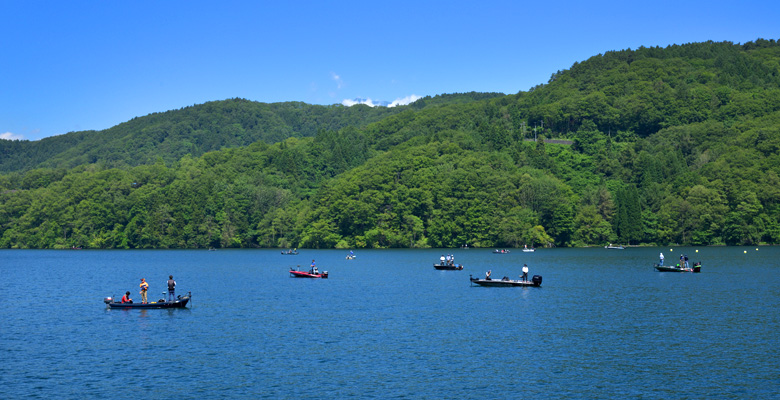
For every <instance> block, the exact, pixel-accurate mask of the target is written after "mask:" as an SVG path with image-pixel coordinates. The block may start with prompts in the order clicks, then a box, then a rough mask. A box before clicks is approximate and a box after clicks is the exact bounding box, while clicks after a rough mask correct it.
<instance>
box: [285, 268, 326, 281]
mask: <svg viewBox="0 0 780 400" xmlns="http://www.w3.org/2000/svg"><path fill="white" fill-rule="evenodd" d="M290 276H291V277H293V278H322V279H328V271H322V272H320V271H318V270H317V269H316V268H312V269H310V270H309V271H308V272H307V271H298V270H297V269H292V268H290Z"/></svg>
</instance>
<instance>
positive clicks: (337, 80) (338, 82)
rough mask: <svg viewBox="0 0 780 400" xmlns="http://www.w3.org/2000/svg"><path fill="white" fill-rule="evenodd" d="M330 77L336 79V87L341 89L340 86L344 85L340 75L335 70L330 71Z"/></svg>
mask: <svg viewBox="0 0 780 400" xmlns="http://www.w3.org/2000/svg"><path fill="white" fill-rule="evenodd" d="M330 77H331V78H332V79H333V80H334V81H336V87H337V88H338V89H341V87H342V86H344V80H343V79H341V77H340V76H339V75H338V74H337V73H335V72H331V73H330Z"/></svg>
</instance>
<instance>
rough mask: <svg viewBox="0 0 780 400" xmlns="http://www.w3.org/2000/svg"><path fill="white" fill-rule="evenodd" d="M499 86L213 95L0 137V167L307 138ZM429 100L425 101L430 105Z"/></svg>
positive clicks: (116, 160)
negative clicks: (96, 126)
mask: <svg viewBox="0 0 780 400" xmlns="http://www.w3.org/2000/svg"><path fill="white" fill-rule="evenodd" d="M503 95H504V94H503V93H495V94H482V93H456V94H448V95H440V96H435V97H433V98H431V97H430V96H428V97H425V98H423V99H421V100H419V101H421V104H423V105H422V106H420V105H418V106H412V105H409V106H398V107H392V108H388V107H369V106H366V105H356V106H352V107H346V106H343V105H329V106H321V105H311V104H306V103H301V102H284V103H261V102H255V101H250V100H245V99H229V100H222V101H212V102H207V103H204V104H198V105H194V106H190V107H185V108H182V109H178V110H171V111H165V112H160V113H153V114H149V115H147V116H143V117H136V118H133V119H131V120H130V121H127V122H124V123H121V124H119V125H117V126H114V127H112V128H109V129H106V130H103V131H79V132H70V133H67V134H64V135H59V136H54V137H49V138H44V139H41V140H40V141H34V142H31V141H24V140H22V141H11V140H2V139H0V172H11V171H24V170H28V169H32V168H70V167H74V166H77V165H82V164H94V163H102V164H103V165H105V166H109V167H125V166H134V165H141V164H152V163H154V162H155V161H156V160H157V159H162V160H163V161H165V162H173V161H176V160H178V159H179V158H181V157H182V156H184V155H186V154H190V155H192V156H195V157H197V156H200V155H202V154H204V153H206V152H209V151H214V150H220V149H222V148H232V147H241V146H247V145H249V144H252V143H254V142H257V141H263V142H265V143H276V142H279V141H282V140H284V139H287V138H289V137H312V136H315V135H316V134H317V132H319V131H321V130H339V129H342V128H344V127H347V126H354V127H362V126H365V125H367V124H369V123H372V122H375V121H378V120H380V119H382V118H384V117H386V116H389V115H393V114H397V113H399V112H402V111H404V110H406V109H409V108H413V109H421V108H424V104H425V103H424V101H425V100H426V99H427V100H433V101H434V103H435V104H445V103H452V102H463V101H474V100H473V98H478V99H483V98H486V97H491V96H492V97H495V96H503ZM434 103H432V104H434Z"/></svg>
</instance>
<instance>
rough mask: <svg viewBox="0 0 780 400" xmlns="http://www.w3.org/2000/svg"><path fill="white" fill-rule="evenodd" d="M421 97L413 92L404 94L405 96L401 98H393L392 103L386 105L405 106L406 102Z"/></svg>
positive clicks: (408, 102)
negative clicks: (407, 94) (408, 94)
mask: <svg viewBox="0 0 780 400" xmlns="http://www.w3.org/2000/svg"><path fill="white" fill-rule="evenodd" d="M421 98H422V97H420V96H418V95H416V94H413V95H410V96H406V97H404V98H402V99H395V100H394V101H393V102H392V103H390V105H389V106H388V107H395V106H405V105H407V104H411V103H414V102H415V101H417V100H419V99H421Z"/></svg>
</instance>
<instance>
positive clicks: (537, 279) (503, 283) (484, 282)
mask: <svg viewBox="0 0 780 400" xmlns="http://www.w3.org/2000/svg"><path fill="white" fill-rule="evenodd" d="M469 280H471V283H473V284H475V285H479V286H487V287H517V286H520V287H542V277H541V276H539V275H534V278H533V279H531V280H530V281H520V280H513V279H507V278H504V279H478V278H474V277H469Z"/></svg>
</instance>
